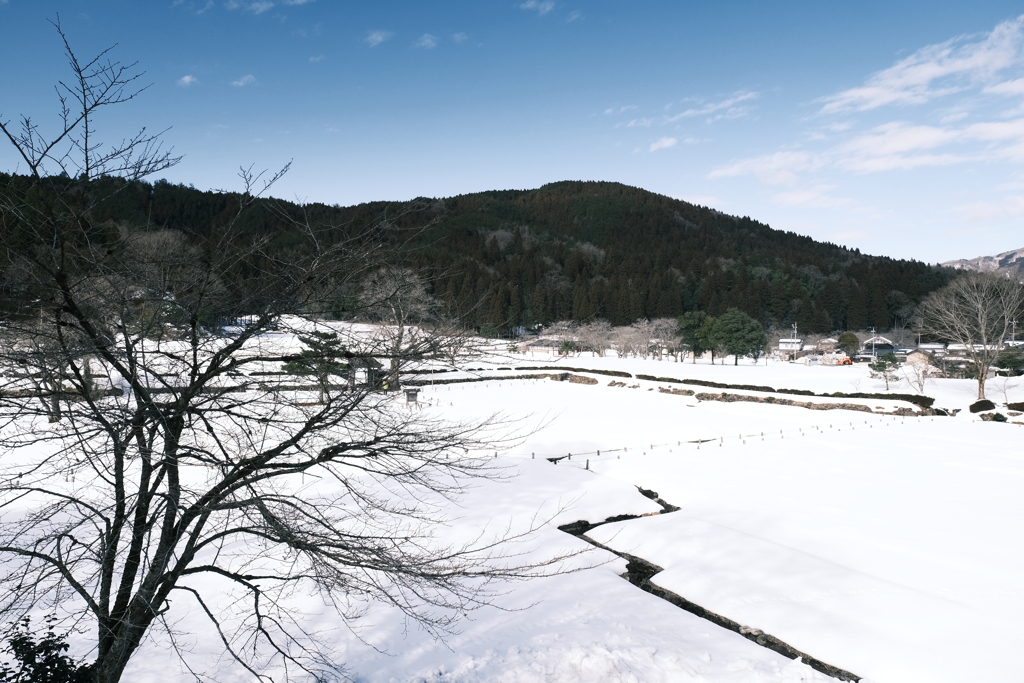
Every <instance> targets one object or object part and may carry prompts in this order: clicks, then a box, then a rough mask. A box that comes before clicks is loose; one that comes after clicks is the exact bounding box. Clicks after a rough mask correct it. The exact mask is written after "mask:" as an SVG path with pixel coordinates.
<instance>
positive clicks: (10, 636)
mask: <svg viewBox="0 0 1024 683" xmlns="http://www.w3.org/2000/svg"><path fill="white" fill-rule="evenodd" d="M45 621H46V632H45V633H44V634H43V635H42V637H41V638H39V639H38V640H36V637H37V636H36V635H34V634H33V630H32V624H31V620H30V619H29V617H24V618H22V619H21V620H20V621H18V622H16V623H15V624H13V625H12V627H11V629H10V631H9V632H8V633H7V639H6V640H7V643H6V645H5V646H4V648H3V652H5V653H7V654H9V655H11V657H12V658H13V661H9V662H4V663H2V664H0V683H91V681H92V680H93V676H92V667H91V666H89V665H87V664H83V663H82V662H76V661H75V660H74V659H72V658H71V657H69V656H68V655H67V651H68V641H67V638H68V636H67V634H66V633H57V632H56V631H55V630H54V627H55V625H56V622H57V619H56V617H54V616H49V617H46V620H45Z"/></svg>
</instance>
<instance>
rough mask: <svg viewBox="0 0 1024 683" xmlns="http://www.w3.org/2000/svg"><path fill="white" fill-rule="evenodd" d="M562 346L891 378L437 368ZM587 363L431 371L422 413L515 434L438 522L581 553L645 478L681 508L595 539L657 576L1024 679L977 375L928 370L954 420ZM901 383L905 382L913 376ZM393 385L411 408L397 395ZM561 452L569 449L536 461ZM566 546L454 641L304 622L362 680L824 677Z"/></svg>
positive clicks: (996, 453) (1004, 504)
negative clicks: (670, 380) (568, 558)
mask: <svg viewBox="0 0 1024 683" xmlns="http://www.w3.org/2000/svg"><path fill="white" fill-rule="evenodd" d="M278 341H279V342H280V343H283V344H288V341H287V340H278ZM553 363H558V364H560V365H563V366H570V367H576V368H599V369H613V370H625V371H627V372H630V373H634V374H636V373H644V374H649V375H654V376H670V377H675V378H694V379H706V380H713V381H717V382H725V383H742V384H757V385H771V386H773V387H776V388H783V387H785V388H794V389H810V390H813V391H816V392H835V391H842V392H855V391H861V392H875V391H882V390H884V387H883V385H882V383H881V382H880V381H876V380H872V379H870V378H868V377H867V368H866V367H864V366H863V365H857V366H852V367H807V366H803V365H799V364H790V363H781V362H775V361H771V362H769V363H768V364H767V365H766V364H765V363H764V361H762V362H761V363H759V364H756V365H755V364H750V363H742V364H740V365H739V366H733V365H729V364H726V365H715V366H711V365H709V364H706V363H698V364H696V365H694V364H691V363H689V362H687V363H674V362H671V361H669V360H665V361H654V360H640V359H617V358H591V357H574V358H566V359H561V360H559V359H558V358H551V357H549V356H547V355H546V354H543V355H541V354H538V355H536V356H534V357H532V358H531V357H530V356H529V355H527V356H522V355H515V354H514V355H512V356H511V357H501V356H497V357H495V358H493V359H492V362H491V363H490V364H481V363H479V362H473V363H471V364H470V365H472V366H473V367H484V368H486V369H485V370H474V371H472V372H463V373H458V374H445V375H434V376H433V377H435V378H436V379H440V378H451V377H459V376H463V377H469V376H474V377H490V376H495V377H497V376H501V375H508V374H519V373H521V372H526V371H509V370H502V371H499V370H497V367H499V366H500V367H517V366H519V367H522V366H528V365H538V366H539V365H550V364H553ZM538 372H548V371H538ZM590 376H592V377H594V378H595V379H597V380H598V384H596V385H583V384H571V383H568V382H553V381H550V380H504V381H486V382H475V383H465V384H450V385H437V386H426V387H423V389H422V391H421V393H420V397H419V409H421V410H422V411H424V414H425V415H428V416H435V417H446V418H452V419H456V420H461V419H467V418H478V417H481V416H485V415H490V414H493V413H500V414H503V415H504V416H506V417H507V418H509V419H512V420H514V421H515V422H514V426H513V427H512V431H513V432H514V433H515V435H517V436H516V438H514V444H513V445H511V446H509V445H508V444H504V445H502V446H501V447H499V449H498V451H496V452H495V453H491V452H490V451H488V452H487V453H486V455H488V456H489V457H494V456H495V455H497V457H496V458H495V463H496V465H499V466H504V467H507V468H508V469H507V473H508V474H514V475H515V476H513V477H511V478H509V479H507V480H504V481H481V482H477V483H476V484H475V485H474V486H473V487H472V488H470V490H469V491H468V492H467V494H466V495H465V496H464V497H463V498H462V499H461V500H460V501H459V503H458V505H453V506H452V507H450V508H449V512H448V516H449V518H450V519H451V521H450V523H449V525H448V528H447V529H446V533H448V534H451V535H454V536H472V535H473V534H474V533H477V532H478V531H479V529H480V528H481V527H483V526H486V525H490V526H492V527H493V526H499V527H500V526H501V525H503V524H509V523H511V524H513V525H515V524H523V523H524V520H532V519H537V518H539V519H549V520H550V521H549V522H548V523H547V524H546V525H545V526H544V527H543V528H542V529H541V530H540V531H539V532H537V533H536V534H534V535H533V537H532V538H531V539H530V541H529V542H528V543H527V544H526V545H525V546H524V547H523V550H524V551H525V552H530V553H536V554H537V556H538V557H539V556H543V555H545V554H552V555H553V554H558V553H560V552H565V551H567V550H570V551H571V550H573V549H582V548H586V547H587V546H586V544H585V542H584V541H583V540H581V539H578V538H575V537H573V536H570V535H568V534H566V533H563V532H561V531H559V530H557V528H556V527H557V525H559V524H564V523H566V522H571V521H575V520H579V519H584V520H589V521H591V522H598V521H601V520H603V519H605V518H607V517H610V516H613V515H621V514H634V515H644V514H648V513H655V512H657V511H659V510H660V508H659V506H658V505H656V504H655V503H654V502H653V501H651V500H649V499H648V498H645V497H644V496H642V495H640V493H639V492H638V491H637V487H638V486H642V487H644V488H647V489H654V490H656V491H657V492H658V493H659V494H660V496H661V497H662V498H663V499H664V500H666V501H668V502H670V503H672V504H674V505H677V506H680V508H681V509H680V510H679V511H678V512H674V513H671V514H662V515H650V516H645V517H642V518H639V519H634V520H629V521H624V522H617V523H612V524H607V525H604V526H600V527H598V528H596V529H593V530H591V531H590V532H589V534H588V535H589V536H590V537H592V538H594V539H595V540H597V541H599V542H601V543H604V544H606V545H608V546H609V547H612V548H614V549H616V550H618V551H623V552H628V553H632V554H635V555H638V556H640V557H643V558H645V559H647V560H649V561H651V562H653V563H655V564H658V565H660V566H662V567H664V568H665V571H664V572H662V573H660V574H658V575H656V576H655V577H654V579H653V581H654V582H655V583H657V584H658V585H660V586H663V587H665V588H667V589H669V590H671V591H674V592H676V593H678V594H680V595H682V596H683V597H685V598H687V599H688V600H691V601H692V602H695V603H697V604H699V605H701V606H703V607H705V608H707V609H709V610H712V611H714V612H717V613H719V614H721V615H723V616H726V617H728V618H730V619H733V620H735V621H738V622H740V623H743V624H746V625H749V626H751V627H754V628H758V629H762V630H764V631H766V632H768V633H770V634H772V635H774V636H776V637H778V638H780V639H781V640H784V641H786V642H788V643H789V644H791V645H792V646H794V647H796V648H797V649H800V650H803V651H805V652H808V653H809V654H811V655H812V656H814V657H817V658H819V659H821V660H823V661H826V662H828V663H830V664H833V665H835V666H838V667H841V668H844V669H847V670H850V671H852V672H854V673H856V674H859V675H861V676H864V677H865V678H866V679H870V680H872V681H874V682H875V683H907V682H909V683H913V682H914V681H928V682H929V683H932V682H934V683H942V682H945V681H948V682H957V683H959V682H962V681H968V680H971V681H973V680H977V681H983V680H984V681H1009V680H1017V679H1018V678H1019V671H1020V669H1021V665H1022V664H1024V661H1022V660H1024V648H1022V647H1021V646H1020V645H1021V643H1024V627H1022V626H1020V625H1019V623H1018V616H1017V615H1019V614H1020V613H1021V611H1022V609H1024V589H1021V588H1020V587H1019V580H1018V577H1019V576H1021V575H1022V573H1024V550H1022V549H1021V547H1020V543H1019V539H1020V538H1022V537H1024V499H1022V497H1021V496H1020V494H1019V490H1020V487H1021V485H1022V484H1024V449H1021V448H1020V443H1021V441H1022V437H1024V426H1021V425H1018V424H999V423H993V422H981V421H980V420H979V418H978V417H977V416H974V415H971V414H969V413H968V412H967V410H966V406H967V405H968V404H970V403H971V402H972V401H973V400H974V392H975V384H974V383H973V382H970V381H960V380H933V381H930V382H929V384H928V386H927V387H926V389H925V393H926V394H928V395H930V396H934V397H935V398H936V399H937V400H936V405H937V406H941V407H944V408H960V409H961V411H962V412H961V413H960V414H959V415H958V416H957V417H955V418H947V417H934V418H932V417H928V418H924V417H906V418H902V417H892V416H888V415H879V414H877V413H878V412H891V411H892V410H893V409H894V408H896V407H897V406H908V405H909V404H906V403H898V402H895V401H885V400H881V401H880V400H875V399H870V400H859V401H857V400H846V399H836V400H839V401H843V402H850V403H860V404H862V405H866V406H868V407H870V408H871V409H872V411H874V412H872V413H864V412H855V411H848V410H828V411H817V410H808V409H805V408H799V407H790V406H778V405H765V404H752V403H721V402H707V401H705V402H701V401H698V400H697V399H696V398H694V397H687V396H679V395H670V394H664V393H659V392H658V391H657V387H658V386H665V387H675V388H689V389H694V390H696V391H707V392H712V393H714V392H720V391H722V390H721V389H709V388H702V387H696V386H685V385H679V384H661V385H659V384H657V383H653V382H645V381H639V380H635V379H624V380H621V381H623V382H625V383H626V385H627V386H625V387H613V386H609V383H610V382H611V381H613V380H615V379H617V378H612V377H608V376H602V375H597V374H594V375H590ZM425 377H426V376H425ZM1021 384H1024V382H1021V383H1019V384H1016V385H1015V380H1010V381H1009V382H1008V383H1007V386H1006V387H1005V388H1006V391H1005V395H1004V392H1003V390H1002V386H1001V385H1003V382H1002V380H995V381H992V382H990V384H989V390H990V391H989V393H990V398H992V399H993V400H996V401H997V402H1002V401H1005V400H1007V399H1008V400H1011V401H1013V400H1016V401H1020V400H1024V387H1022V386H1020V385H1021ZM633 387H635V388H633ZM891 390H892V391H894V392H903V393H912V390H911V389H910V388H909V387H908V386H907V383H906V382H902V383H900V384H897V385H894V386H893V387H892V388H891ZM737 393H741V392H737ZM788 398H792V399H796V400H807V401H813V402H819V403H825V402H829V400H830V399H824V398H821V399H819V398H813V397H802V396H788ZM394 400H395V405H396V409H399V410H406V409H407V408H406V406H404V405H403V404H404V396H400V395H399V396H395V399H394ZM1002 410H1003V412H1004V413H1005V412H1006V411H1005V409H1002ZM1012 419H1016V420H1021V419H1022V418H1021V417H1016V418H1012ZM598 451H600V455H598ZM570 453H572V454H574V455H573V457H572V459H564V460H561V461H560V462H559V463H558V464H552V463H551V462H549V461H548V460H547V459H546V458H549V457H563V456H567V455H568V454H570ZM585 468H586V469H585ZM575 562H576V563H575V565H574V566H575V567H576V568H577V569H578V571H575V572H573V573H567V574H563V575H557V576H549V577H545V578H540V579H534V580H529V581H523V582H515V583H509V584H508V585H507V586H504V587H503V592H504V594H503V595H502V596H500V597H498V598H497V600H496V604H495V605H494V606H493V607H488V608H484V609H482V610H479V611H477V612H474V613H473V614H472V615H470V617H469V618H468V619H467V620H466V621H465V622H464V623H463V628H462V632H461V633H460V634H458V635H455V636H452V637H450V638H448V639H446V640H445V641H444V642H441V641H435V640H433V639H432V638H430V637H429V636H428V635H427V634H426V633H424V632H423V631H422V630H421V629H419V628H418V627H417V626H416V625H415V624H410V623H408V622H407V621H406V620H405V619H404V618H403V617H402V616H401V615H400V614H398V613H396V612H395V611H394V610H391V609H389V608H387V607H385V606H381V605H371V606H368V608H367V612H366V614H365V616H364V617H363V618H362V619H360V620H358V621H357V622H355V623H354V624H353V627H354V629H353V630H350V628H348V627H347V626H346V625H345V624H344V623H343V622H342V620H341V619H340V618H338V617H337V615H336V614H334V613H332V611H331V610H330V609H329V608H325V607H324V606H323V605H319V604H310V603H309V601H308V600H307V601H303V600H302V599H301V597H297V598H296V605H297V606H301V608H302V609H303V610H305V612H306V613H307V614H308V617H307V622H308V624H309V626H310V627H311V628H315V629H321V630H323V632H324V633H327V634H329V636H330V639H331V640H333V641H334V642H335V643H336V647H337V648H338V652H339V657H340V659H341V660H342V661H343V662H344V664H345V665H346V667H347V669H348V672H349V675H350V676H351V677H352V678H353V679H354V680H358V681H395V682H396V683H397V682H400V683H405V682H413V681H417V682H418V681H424V682H426V681H430V682H437V683H441V682H445V683H475V682H478V681H507V682H515V683H527V682H531V683H532V682H534V681H536V682H540V681H566V682H567V681H595V682H597V681H695V682H696V681H700V682H712V681H716V682H717V681H721V682H728V683H733V682H736V683H739V682H744V683H746V682H751V683H753V682H761V681H780V682H795V681H824V680H832V679H829V678H827V677H825V676H823V675H822V674H819V673H817V672H815V671H813V670H811V669H810V668H809V667H807V666H806V665H804V664H802V663H800V662H791V661H789V660H787V659H785V658H784V657H782V656H781V655H778V654H776V653H774V652H771V651H769V650H766V649H764V648H761V647H760V646H758V645H756V644H754V643H752V642H750V641H749V640H746V639H744V638H743V637H741V636H739V635H737V634H735V633H732V632H730V631H727V630H724V629H722V628H719V627H717V626H715V625H714V624H712V623H710V622H707V621H704V620H702V619H699V618H698V617H695V616H693V615H691V614H689V613H688V612H685V611H683V610H681V609H679V608H676V607H674V606H672V605H670V604H668V603H666V602H664V601H662V600H660V599H658V598H656V597H654V596H652V595H649V594H647V593H645V592H643V591H641V590H639V589H637V588H635V587H634V586H632V585H631V584H629V583H628V582H627V581H625V580H623V579H622V578H621V576H620V575H621V574H622V572H623V571H624V567H625V562H624V561H623V560H621V559H619V558H617V557H615V556H614V555H612V554H611V553H607V552H605V551H602V550H594V551H592V552H589V553H587V554H585V555H584V556H582V558H577V560H576V561H575ZM168 616H169V618H170V620H171V622H172V623H174V624H176V628H177V629H178V630H179V634H178V644H179V646H181V647H182V648H183V649H184V650H185V651H186V661H187V662H188V665H189V666H190V667H192V670H193V671H196V672H199V673H200V677H201V680H215V681H218V683H233V682H234V681H244V680H251V679H250V677H249V676H247V675H246V674H244V672H241V671H239V670H238V669H237V667H234V666H233V665H232V664H231V662H229V661H227V660H224V659H220V658H219V653H220V650H219V647H218V643H217V637H216V634H215V633H212V632H211V631H210V630H209V629H208V627H206V626H205V625H204V621H203V619H202V618H201V616H200V615H199V614H198V610H197V609H196V607H195V606H194V605H190V604H189V602H188V601H187V600H182V599H178V600H176V601H175V602H174V604H173V605H172V608H171V611H170V613H169V615H168ZM126 680H132V681H139V682H142V683H148V682H150V681H152V682H156V681H175V680H178V681H187V680H196V677H195V675H193V674H192V673H190V671H189V669H188V668H187V667H186V666H184V665H183V664H181V663H180V662H179V659H178V657H177V655H176V654H175V653H174V652H172V651H171V649H170V648H169V647H168V642H167V640H166V638H165V637H163V636H159V637H154V638H153V639H151V640H149V641H147V642H146V643H145V644H144V645H143V647H142V649H141V650H140V652H139V653H138V654H137V655H136V656H135V657H134V659H133V661H132V664H131V665H130V670H129V671H128V672H127V674H126Z"/></svg>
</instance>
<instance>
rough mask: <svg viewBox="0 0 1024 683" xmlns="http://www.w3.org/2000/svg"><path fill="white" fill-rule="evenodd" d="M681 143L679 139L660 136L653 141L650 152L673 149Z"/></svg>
mask: <svg viewBox="0 0 1024 683" xmlns="http://www.w3.org/2000/svg"><path fill="white" fill-rule="evenodd" d="M678 144H679V140H676V139H675V138H670V137H664V138H660V139H658V140H655V141H654V142H652V143H651V146H650V149H648V150H647V151H648V152H657V151H658V150H659V149H672V148H673V147H675V146H676V145H678Z"/></svg>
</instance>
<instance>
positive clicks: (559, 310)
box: [94, 181, 949, 332]
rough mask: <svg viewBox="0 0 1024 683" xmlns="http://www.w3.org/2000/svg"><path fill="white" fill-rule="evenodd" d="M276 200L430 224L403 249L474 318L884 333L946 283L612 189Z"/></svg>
mask: <svg viewBox="0 0 1024 683" xmlns="http://www.w3.org/2000/svg"><path fill="white" fill-rule="evenodd" d="M237 206H238V203H237V196H234V195H231V194H222V193H213V192H201V191H199V190H195V189H192V188H188V187H185V186H182V185H172V184H169V183H166V182H163V181H158V182H157V183H155V184H154V185H152V186H150V185H147V184H145V183H136V184H133V185H132V186H131V188H129V189H127V190H126V191H122V192H119V193H117V195H116V196H115V198H114V199H113V200H112V201H108V202H107V203H106V204H105V205H104V206H103V207H102V208H101V210H100V211H99V212H98V213H99V214H100V215H96V216H94V220H96V221H100V222H106V223H108V224H109V223H111V222H113V223H117V224H122V225H126V224H128V225H148V226H151V227H152V228H154V229H181V230H185V231H186V232H189V233H192V234H200V235H201V234H203V233H204V232H205V231H207V230H209V229H210V226H214V225H216V224H218V223H222V222H224V221H225V220H227V217H228V216H229V215H231V213H232V211H233V210H234V209H235V208H236V207H237ZM283 206H284V208H285V210H286V211H287V213H290V214H292V215H294V216H295V217H297V218H298V217H301V218H302V220H309V221H311V222H313V223H316V224H319V225H332V226H339V227H337V228H336V229H337V230H342V231H344V232H346V233H348V234H353V233H358V232H359V231H360V230H362V229H364V228H365V227H367V226H369V225H372V224H374V223H377V222H379V221H381V220H385V219H386V220H391V221H394V222H396V223H398V224H403V225H406V226H414V225H429V226H430V227H429V228H428V229H427V230H425V231H424V232H423V233H422V235H421V236H420V237H419V238H418V239H417V240H416V241H415V242H416V243H415V245H414V247H415V248H412V249H410V250H409V251H408V252H407V258H408V259H409V261H410V263H412V264H413V265H414V266H415V267H417V268H419V269H421V270H422V271H423V272H424V273H425V274H427V275H428V276H430V278H431V279H432V282H433V287H434V294H435V295H436V296H437V297H438V298H439V299H441V300H443V301H445V302H447V303H448V304H449V305H451V306H453V307H454V308H456V309H459V310H461V311H463V312H464V313H465V314H466V315H467V317H468V318H469V322H471V323H473V324H476V325H479V326H494V327H496V328H508V327H510V326H515V325H527V326H528V325H532V324H534V323H547V322H552V321H555V320H562V319H569V318H572V319H575V320H579V321H582V320H589V319H595V318H604V319H607V320H608V321H610V322H611V323H613V324H615V325H622V324H628V323H631V322H633V321H635V320H637V319H639V318H644V317H646V318H656V317H663V316H672V317H674V316H678V315H680V314H681V313H683V312H684V311H687V310H693V309H700V310H703V311H706V312H708V313H709V314H712V315H717V314H719V313H721V312H723V311H725V310H726V309H728V308H729V307H733V306H735V307H737V308H740V309H742V310H744V311H746V312H747V313H749V314H751V315H753V316H754V317H756V318H757V319H759V320H761V321H763V322H764V323H766V324H774V325H775V326H776V327H783V326H788V325H789V324H790V323H792V322H797V323H799V326H800V330H801V331H802V332H830V331H833V330H842V329H862V328H867V327H870V326H874V327H877V328H879V329H885V328H888V327H890V326H891V325H893V324H899V323H900V322H901V321H902V319H905V318H906V317H908V316H909V314H910V313H909V312H910V310H911V307H912V305H913V304H914V303H916V302H917V301H918V300H919V299H920V298H921V296H923V295H924V294H926V293H928V292H930V291H931V290H933V289H935V288H937V287H939V286H941V285H942V284H944V283H945V282H946V281H947V280H948V278H949V272H948V271H945V270H940V269H937V268H934V267H931V266H928V265H926V264H924V263H920V262H916V261H901V260H896V259H890V258H885V257H877V256H868V255H864V254H861V253H860V252H859V251H857V250H850V249H846V248H843V247H840V246H837V245H834V244H829V243H822V242H816V241H814V240H812V239H811V238H809V237H804V236H800V235H797V234H795V233H792V232H783V231H778V230H773V229H771V228H769V227H768V226H767V225H764V224H762V223H758V222H757V221H755V220H752V219H750V218H746V217H744V218H737V217H734V216H728V215H726V214H723V213H720V212H718V211H715V210H713V209H710V208H706V207H701V206H694V205H692V204H689V203H687V202H683V201H679V200H676V199H671V198H669V197H665V196H662V195H658V194H654V193H651V192H647V191H645V190H642V189H638V188H634V187H629V186H626V185H621V184H618V183H608V182H574V181H567V182H559V183H552V184H550V185H545V186H543V187H541V188H539V189H536V190H503V191H493V192H481V193H476V194H468V195H460V196H456V197H451V198H446V199H420V200H416V201H413V202H393V203H389V202H377V203H370V204H361V205H358V206H353V207H337V206H335V207H330V206H324V205H320V204H311V205H306V206H303V207H299V206H296V205H288V204H285V205H283ZM246 220H247V221H249V222H250V223H251V229H252V230H254V231H260V232H269V233H272V234H276V235H277V239H276V241H275V244H276V245H277V246H278V248H281V249H287V248H289V242H290V240H289V238H288V234H289V232H290V230H291V229H290V228H289V227H287V223H286V222H285V221H283V220H281V219H280V218H277V217H276V216H275V214H274V213H273V212H271V211H267V210H260V207H259V206H257V207H256V210H255V211H254V213H253V214H252V215H251V216H249V217H248V218H247V219H246Z"/></svg>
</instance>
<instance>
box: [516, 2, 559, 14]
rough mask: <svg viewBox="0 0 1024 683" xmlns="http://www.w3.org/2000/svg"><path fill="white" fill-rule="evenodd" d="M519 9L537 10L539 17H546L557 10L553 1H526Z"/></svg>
mask: <svg viewBox="0 0 1024 683" xmlns="http://www.w3.org/2000/svg"><path fill="white" fill-rule="evenodd" d="M519 9H526V10H536V12H537V15H538V16H541V17H542V16H544V15H545V14H547V13H548V12H550V11H551V10H553V9H555V3H554V2H553V0H526V2H524V3H521V4H520V5H519Z"/></svg>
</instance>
